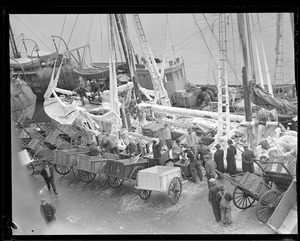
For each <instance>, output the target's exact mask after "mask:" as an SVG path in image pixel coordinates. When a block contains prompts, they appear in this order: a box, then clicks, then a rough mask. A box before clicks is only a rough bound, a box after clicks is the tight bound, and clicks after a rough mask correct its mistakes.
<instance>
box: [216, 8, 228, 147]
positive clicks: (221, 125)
mask: <svg viewBox="0 0 300 241" xmlns="http://www.w3.org/2000/svg"><path fill="white" fill-rule="evenodd" d="M226 25H227V23H226V14H225V13H220V14H219V77H218V132H217V135H216V141H217V143H218V144H220V143H221V142H220V139H221V138H225V142H224V143H225V145H226V143H227V140H228V138H229V134H230V117H229V97H228V79H227V68H226V55H227V44H226V43H227V39H226ZM223 107H225V111H223ZM224 119H225V122H224ZM225 150H226V149H225Z"/></svg>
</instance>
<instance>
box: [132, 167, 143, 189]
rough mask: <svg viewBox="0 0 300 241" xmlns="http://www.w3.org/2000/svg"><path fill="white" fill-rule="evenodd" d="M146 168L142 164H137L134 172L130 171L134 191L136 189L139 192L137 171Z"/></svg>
mask: <svg viewBox="0 0 300 241" xmlns="http://www.w3.org/2000/svg"><path fill="white" fill-rule="evenodd" d="M142 169H144V167H141V166H137V167H135V168H134V169H133V170H132V172H131V173H130V176H129V185H130V188H131V190H132V191H134V192H135V193H138V189H136V186H137V181H138V180H137V173H138V172H139V170H142Z"/></svg>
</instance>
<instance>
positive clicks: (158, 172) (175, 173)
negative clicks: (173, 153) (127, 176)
mask: <svg viewBox="0 0 300 241" xmlns="http://www.w3.org/2000/svg"><path fill="white" fill-rule="evenodd" d="M174 177H179V178H181V169H180V167H168V166H154V167H150V168H147V169H143V170H140V171H139V172H138V179H137V180H138V182H137V183H138V184H137V188H138V189H144V190H153V191H160V192H167V191H168V190H169V185H170V182H171V180H172V179H173V178H174Z"/></svg>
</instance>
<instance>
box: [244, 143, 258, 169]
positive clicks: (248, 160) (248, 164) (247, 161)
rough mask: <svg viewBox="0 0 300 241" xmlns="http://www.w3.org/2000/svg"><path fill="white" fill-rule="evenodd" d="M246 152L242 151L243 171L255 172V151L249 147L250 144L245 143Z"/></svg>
mask: <svg viewBox="0 0 300 241" xmlns="http://www.w3.org/2000/svg"><path fill="white" fill-rule="evenodd" d="M244 150H245V151H244V152H243V153H242V169H243V172H244V173H245V172H250V173H253V172H254V166H253V160H252V158H255V155H254V152H253V151H252V150H250V149H248V144H244Z"/></svg>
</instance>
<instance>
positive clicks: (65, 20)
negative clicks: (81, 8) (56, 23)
mask: <svg viewBox="0 0 300 241" xmlns="http://www.w3.org/2000/svg"><path fill="white" fill-rule="evenodd" d="M66 18H67V14H65V18H64V23H63V27H62V30H61V34H60V37H61V38H62V35H63V32H64V28H65V23H66ZM60 42H61V39H59V43H58V48H57V49H59V46H60Z"/></svg>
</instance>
